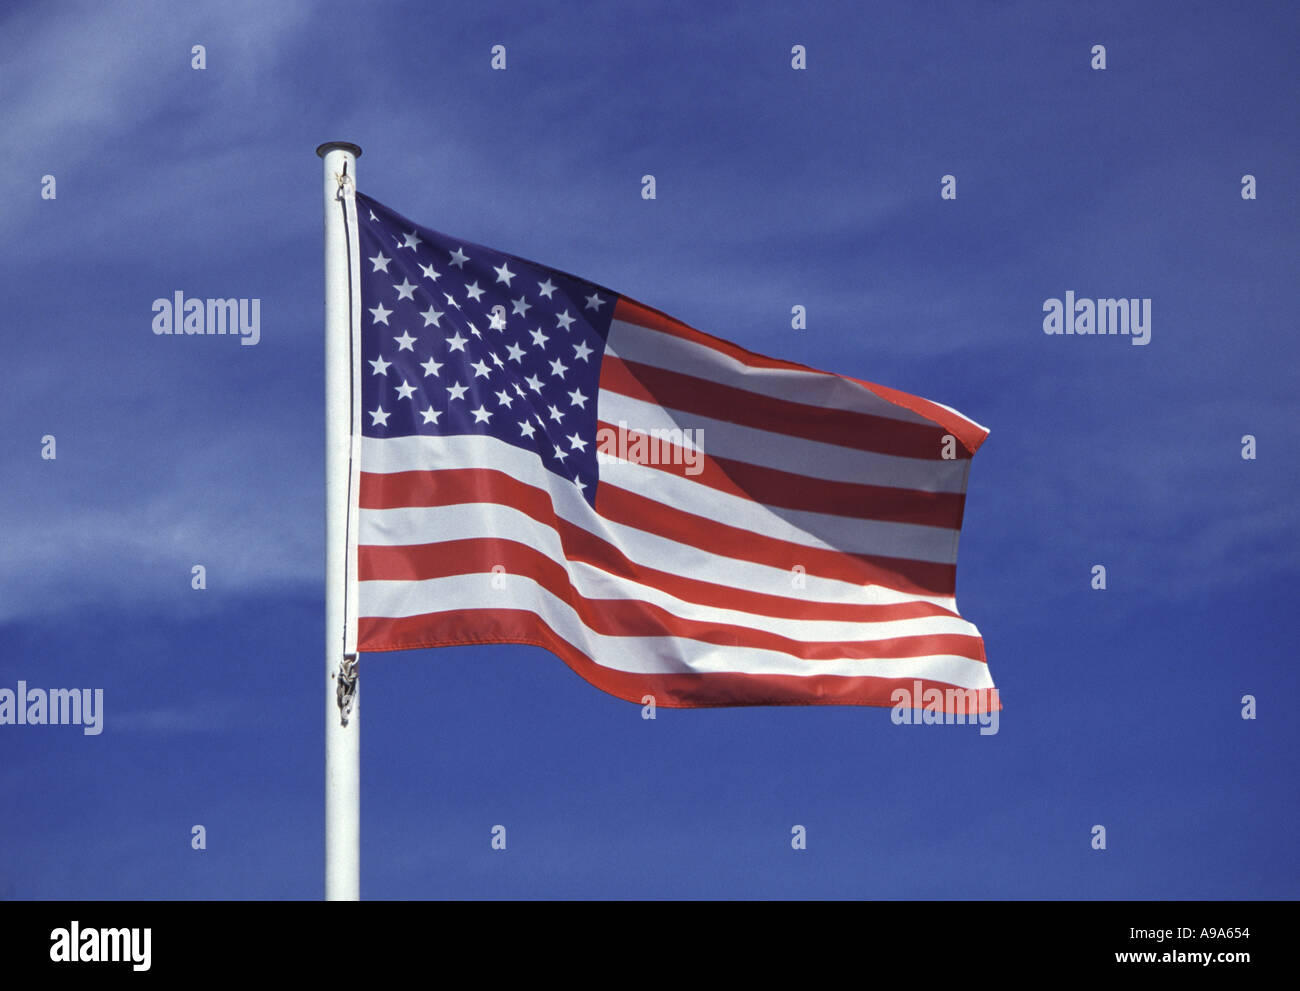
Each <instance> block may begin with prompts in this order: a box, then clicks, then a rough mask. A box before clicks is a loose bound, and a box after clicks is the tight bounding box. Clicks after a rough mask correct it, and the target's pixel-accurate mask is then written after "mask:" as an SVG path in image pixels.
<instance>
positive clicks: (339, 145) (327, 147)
mask: <svg viewBox="0 0 1300 991" xmlns="http://www.w3.org/2000/svg"><path fill="white" fill-rule="evenodd" d="M335 149H339V150H341V151H347V152H351V153H352V157H353V158H360V157H361V146H360V145H354V144H353V143H352V142H351V141H326V142H325V143H324V144H323V145H321V146H320V147H318V148H317V149H316V154H317V155H319V156H320V157H321V158H324V157H325V156H326V155H328V154H329V153H330V152H332V151H334V150H335Z"/></svg>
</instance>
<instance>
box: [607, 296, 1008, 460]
mask: <svg viewBox="0 0 1300 991" xmlns="http://www.w3.org/2000/svg"><path fill="white" fill-rule="evenodd" d="M614 319H615V320H623V321H626V322H627V323H634V324H636V325H637V326H638V327H644V328H646V329H647V330H656V331H659V332H660V333H663V334H671V335H672V336H673V337H678V338H681V339H682V340H685V341H691V342H693V343H695V344H701V345H703V346H704V347H707V348H712V349H713V350H714V351H717V352H718V353H719V354H725V355H727V356H728V357H730V358H734V359H735V360H736V361H739V362H741V363H742V364H744V365H748V366H749V367H750V368H777V369H786V370H788V371H799V372H812V373H814V374H817V375H829V374H831V373H829V372H823V371H820V370H818V369H816V368H809V367H808V366H807V365H800V364H798V363H796V362H793V361H784V360H781V359H779V358H769V357H767V356H766V355H761V354H755V353H754V352H753V351H749V350H746V349H745V348H742V347H740V346H739V345H736V344H732V343H731V342H730V341H724V340H721V339H720V338H717V337H714V336H713V335H711V334H706V333H704V332H702V331H699V330H696V329H695V328H694V327H690V326H688V325H686V324H684V323H682V322H681V321H680V320H677V319H675V318H673V317H670V316H668V314H666V313H663V312H661V311H659V310H656V309H653V308H651V307H649V306H646V305H645V304H643V303H637V302H635V301H634V300H630V299H624V298H622V297H619V299H618V301H617V303H616V304H615V306H614ZM838 377H839V378H842V379H845V380H847V381H849V382H855V383H857V384H858V385H860V386H863V387H864V388H867V389H870V390H871V391H872V392H874V393H875V394H876V395H877V396H879V397H880V398H881V399H884V400H885V401H887V402H890V403H894V404H895V405H898V406H901V407H903V408H904V409H908V410H911V411H912V412H913V413H917V414H919V415H920V416H924V417H925V418H926V419H928V420H933V421H934V422H935V423H938V424H939V425H940V426H941V427H943V429H944V430H945V431H947V432H948V433H950V434H952V435H953V436H954V437H956V438H957V440H958V441H959V442H960V443H961V445H962V448H963V449H964V451H965V454H966V455H967V456H970V455H972V454H974V453H975V452H976V451H977V450H979V447H980V445H981V444H983V443H984V440H985V438H986V437H988V434H989V432H988V431H987V430H985V429H984V428H983V427H981V426H979V425H978V424H976V423H973V422H972V421H970V420H968V419H966V417H964V416H962V415H961V414H960V413H955V412H953V411H952V410H950V409H947V408H946V407H943V406H941V405H939V404H938V403H934V402H931V401H930V400H928V399H922V398H921V397H920V396H914V395H912V394H911V393H907V392H900V391H899V390H898V389H891V388H889V387H888V386H885V385H877V384H876V383H875V382H868V381H866V380H864V379H859V378H854V377H853V376H852V375H840V376H838ZM891 422H892V421H891Z"/></svg>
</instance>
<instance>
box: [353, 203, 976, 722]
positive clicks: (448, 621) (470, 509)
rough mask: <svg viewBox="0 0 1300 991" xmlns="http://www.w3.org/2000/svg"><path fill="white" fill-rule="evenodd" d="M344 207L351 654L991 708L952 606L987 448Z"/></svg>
mask: <svg viewBox="0 0 1300 991" xmlns="http://www.w3.org/2000/svg"><path fill="white" fill-rule="evenodd" d="M356 212H357V223H358V227H359V239H358V243H359V249H360V267H361V336H360V348H361V354H360V355H359V356H358V357H359V361H358V362H357V365H358V367H359V369H360V371H361V374H362V376H363V378H362V383H361V390H360V395H361V400H362V411H361V423H362V438H361V457H360V468H361V473H360V488H359V495H358V516H359V535H358V538H357V543H358V549H357V572H358V579H359V584H358V597H359V619H358V646H359V648H360V649H361V650H362V651H383V650H401V649H405V648H414V647H433V646H444V645H453V644H471V643H519V644H534V645H537V646H541V647H545V648H547V649H548V650H550V651H551V652H553V653H554V654H555V655H557V656H558V657H560V658H561V659H563V660H564V661H565V662H566V663H567V664H568V665H569V666H570V667H571V668H572V669H573V670H574V671H575V672H577V673H578V674H579V675H581V676H582V677H583V678H585V679H586V680H587V681H589V682H590V683H592V684H593V685H595V686H596V687H598V688H601V689H603V690H604V691H606V692H609V693H610V694H612V695H615V696H618V697H620V698H624V699H627V700H629V701H634V702H638V703H641V702H643V700H644V698H645V696H647V695H649V696H653V698H654V700H655V703H656V704H657V705H663V706H670V707H671V706H679V707H680V706H715V705H793V704H856V705H885V706H888V705H893V704H896V702H897V699H898V698H899V696H896V695H894V692H895V690H896V689H903V690H905V691H906V692H908V693H916V690H917V689H920V691H921V692H922V693H929V694H930V696H931V697H932V696H933V692H934V690H938V691H939V692H942V693H944V695H943V697H944V698H945V700H947V702H946V703H945V709H944V710H943V711H951V705H952V699H953V698H954V696H959V695H960V694H961V693H960V692H956V691H954V690H956V689H960V690H964V692H965V698H964V701H963V702H960V703H958V705H959V706H960V705H965V706H967V707H968V708H967V711H969V712H983V711H987V710H989V709H998V708H1000V707H1001V705H1000V702H999V701H998V699H997V693H996V691H994V690H993V682H992V679H991V678H990V676H989V673H988V666H987V664H986V661H985V656H984V643H983V640H982V639H981V637H980V634H979V631H978V630H977V629H976V628H975V627H974V626H973V625H972V624H970V623H968V622H967V621H966V620H964V619H962V617H961V616H960V615H958V613H957V606H956V600H955V594H954V593H955V581H956V555H957V538H958V535H959V532H960V529H961V521H962V511H963V506H964V502H965V491H966V479H967V473H968V471H969V468H970V457H971V455H972V454H973V453H974V452H975V450H976V449H977V448H978V447H979V445H980V443H981V442H982V441H983V440H984V438H985V436H987V433H988V432H987V430H985V428H983V427H981V426H980V425H979V424H977V423H975V422H974V421H972V420H969V419H967V418H966V417H964V416H962V415H961V414H959V413H957V412H956V411H954V410H952V409H949V408H948V407H946V406H942V405H939V404H937V403H932V402H928V401H927V400H924V399H919V398H917V397H915V396H911V395H908V394H906V393H901V392H897V391H895V390H892V389H888V388H884V387H882V386H878V385H873V384H871V383H868V382H862V381H859V380H857V379H853V378H849V377H846V376H841V375H833V374H829V373H825V372H819V371H816V370H813V369H810V368H806V367H804V366H802V365H798V364H794V363H792V362H788V361H780V360H776V359H773V358H767V357H763V356H761V355H757V354H754V353H752V352H749V351H746V350H745V349H743V348H740V347H737V346H736V345H734V344H729V343H727V342H726V341H722V340H719V339H718V338H715V337H711V336H709V335H707V334H703V333H701V332H699V331H697V330H694V329H692V328H690V327H688V326H686V325H685V324H683V323H681V322H679V321H677V320H675V319H673V318H671V317H668V316H666V315H665V314H663V313H660V312H659V311H657V310H653V309H651V308H649V307H647V306H644V305H642V304H640V303H637V302H635V301H633V300H631V299H628V298H626V297H623V296H619V295H618V294H616V293H614V292H611V291H610V290H608V289H606V288H604V287H603V286H599V285H596V284H594V283H591V282H588V281H586V280H584V279H580V278H577V277H575V276H572V275H568V274H566V273H564V272H559V271H556V270H554V269H551V268H547V267H545V266H542V265H538V264H536V263H534V262H530V261H527V260H525V259H522V258H518V257H516V256H514V255H509V254H505V253H504V252H501V251H497V250H495V249H492V248H486V247H483V246H482V245H478V244H473V243H470V242H468V241H462V240H460V239H459V238H453V237H448V236H447V235H445V234H440V233H438V232H436V231H432V230H429V229H428V228H425V227H422V226H420V225H418V224H415V223H412V222H411V221H410V220H408V219H406V218H405V217H403V216H400V215H399V214H397V213H395V212H394V211H393V210H391V209H389V208H388V207H386V206H383V205H382V204H380V203H378V202H376V201H375V200H373V199H370V198H369V197H367V196H363V195H361V194H360V193H358V194H357V195H356ZM918 694H919V693H918ZM910 705H911V707H914V708H918V709H919V708H921V707H922V699H921V698H920V697H915V698H913V701H912V702H911V703H910Z"/></svg>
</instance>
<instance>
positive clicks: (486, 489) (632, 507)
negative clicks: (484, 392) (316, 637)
mask: <svg viewBox="0 0 1300 991" xmlns="http://www.w3.org/2000/svg"><path fill="white" fill-rule="evenodd" d="M478 502H491V503H496V504H498V505H502V506H509V507H511V508H513V509H515V510H518V511H519V512H521V513H524V514H525V515H527V516H529V517H531V518H533V519H535V520H537V521H538V522H539V523H543V524H545V525H547V526H552V527H556V528H557V529H559V528H560V524H561V523H562V522H563V521H561V520H560V518H559V517H558V515H557V514H556V512H555V507H554V505H553V504H552V502H551V497H550V495H549V494H548V493H547V492H545V491H544V490H542V489H538V488H535V487H533V486H531V485H527V484H525V483H524V482H520V481H519V480H517V479H515V478H512V477H511V476H509V475H507V474H505V473H504V472H500V471H495V470H493V469H488V468H452V469H446V470H443V471H401V472H386V473H375V472H362V473H361V485H360V492H359V494H358V503H359V506H360V508H361V509H399V508H403V507H419V506H454V505H460V504H466V503H478ZM596 512H597V513H598V514H599V515H601V516H603V517H605V518H606V519H608V520H611V521H613V522H615V523H623V524H624V525H626V526H630V527H634V528H636V529H638V530H643V531H645V532H647V533H653V534H655V535H656V536H660V537H663V538H665V539H668V540H675V541H677V542H678V543H684V544H689V545H690V546H692V547H696V548H698V549H700V550H703V551H706V552H708V553H711V554H717V555H720V556H722V557H729V558H736V559H738V560H741V561H749V562H751V563H753V564H760V565H766V566H768V567H772V568H778V569H780V570H781V571H785V572H789V571H790V570H791V569H792V568H793V567H794V566H795V565H800V566H802V567H803V569H804V571H805V573H806V574H807V575H809V576H810V577H816V578H827V579H832V580H835V581H845V582H852V583H853V584H856V585H880V586H882V587H884V588H889V589H894V590H896V591H899V592H904V593H909V594H912V595H925V596H952V595H953V593H954V589H955V587H956V565H955V564H937V563H932V562H929V561H913V560H909V559H906V558H892V557H883V556H875V555H859V554H848V553H845V552H842V551H835V550H826V549H821V548H816V547H805V546H803V545H801V544H795V543H791V542H789V541H785V540H778V539H776V538H774V537H765V536H762V535H760V534H756V533H753V532H752V531H749V530H742V529H740V528H739V527H732V526H728V525H726V524H724V523H719V522H717V521H715V520H709V519H705V518H704V517H702V516H696V515H694V514H691V513H687V512H683V511H682V510H679V509H674V508H673V507H671V506H667V505H664V504H663V503H660V502H656V501H654V500H652V499H647V498H646V497H644V496H640V495H637V494H635V493H633V492H628V491H626V490H625V489H620V488H618V487H616V486H614V485H610V484H608V483H604V482H602V483H601V484H600V486H599V488H598V489H597V492H596ZM565 525H566V526H567V525H568V524H565ZM584 532H585V531H584ZM600 543H601V544H602V545H603V546H604V547H606V548H608V549H609V550H608V551H607V552H606V553H604V554H603V555H602V556H601V561H600V562H596V563H597V564H598V566H600V567H603V568H605V569H606V570H609V571H617V569H618V567H619V563H618V562H619V561H620V559H622V558H623V555H622V552H620V551H618V550H617V549H615V548H613V547H612V546H611V545H609V544H607V543H605V542H604V541H601V542H600ZM592 546H593V548H594V546H595V545H592Z"/></svg>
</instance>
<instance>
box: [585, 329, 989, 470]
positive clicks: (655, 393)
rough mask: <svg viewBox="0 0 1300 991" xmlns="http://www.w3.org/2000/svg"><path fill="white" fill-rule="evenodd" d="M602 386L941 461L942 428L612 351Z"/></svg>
mask: <svg viewBox="0 0 1300 991" xmlns="http://www.w3.org/2000/svg"><path fill="white" fill-rule="evenodd" d="M600 387H601V388H602V389H607V390H609V391H610V392H617V393H618V394H619V395H622V396H627V397H628V398H630V399H639V400H641V401H642V402H647V403H652V404H654V405H656V406H661V407H664V408H665V409H670V410H673V411H674V412H677V413H684V414H688V415H689V414H694V415H695V416H704V417H708V418H709V419H712V420H721V421H723V422H724V423H735V424H738V425H740V426H743V427H750V428H752V429H755V430H766V431H767V432H769V433H774V434H783V435H785V436H787V437H797V438H800V439H802V440H812V441H817V442H818V443H821V444H834V445H836V446H838V447H848V448H852V449H853V450H856V451H871V452H873V453H875V454H889V455H893V456H895V457H901V458H917V459H920V460H924V461H941V460H943V457H942V455H943V438H944V435H945V433H946V431H945V430H944V428H943V427H939V426H932V425H929V424H925V423H909V422H907V421H905V420H891V419H889V418H888V417H883V416H874V415H872V414H870V413H855V412H853V411H851V410H842V409H832V408H830V407H827V406H812V405H809V404H807V403H796V402H791V401H790V400H788V399H777V398H775V397H773V396H766V395H763V394H762V393H759V392H750V391H748V390H746V389H738V388H735V387H734V386H729V385H722V384H720V383H718V382H714V381H712V380H710V379H706V378H699V377H697V376H694V375H686V374H683V373H682V372H675V371H668V370H666V369H663V368H656V367H654V366H653V365H643V364H640V363H638V362H634V361H623V360H622V359H621V358H616V357H613V356H612V355H608V354H607V355H605V357H604V358H603V359H601V365H600ZM953 453H954V454H955V455H957V458H954V459H952V460H958V459H960V457H961V456H963V455H964V456H967V457H969V454H968V453H967V452H965V451H954V452H953Z"/></svg>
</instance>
